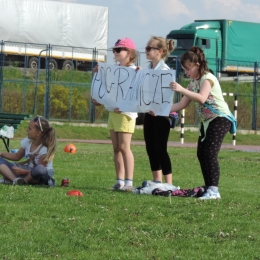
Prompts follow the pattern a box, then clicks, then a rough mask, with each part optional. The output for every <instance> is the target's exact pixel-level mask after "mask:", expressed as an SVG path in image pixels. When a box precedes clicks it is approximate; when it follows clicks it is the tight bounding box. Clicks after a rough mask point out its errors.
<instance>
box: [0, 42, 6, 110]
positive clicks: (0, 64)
mask: <svg viewBox="0 0 260 260" xmlns="http://www.w3.org/2000/svg"><path fill="white" fill-rule="evenodd" d="M3 48H4V41H1V50H0V51H1V52H0V112H3V100H4V95H3V87H4V65H5V55H4V51H3Z"/></svg>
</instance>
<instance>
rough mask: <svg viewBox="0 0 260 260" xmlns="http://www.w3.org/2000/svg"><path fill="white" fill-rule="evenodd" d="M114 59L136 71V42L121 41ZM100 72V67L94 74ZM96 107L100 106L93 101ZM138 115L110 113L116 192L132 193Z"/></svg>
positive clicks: (109, 122)
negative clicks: (132, 142)
mask: <svg viewBox="0 0 260 260" xmlns="http://www.w3.org/2000/svg"><path fill="white" fill-rule="evenodd" d="M112 50H113V53H114V59H115V61H116V63H117V64H118V66H127V67H130V68H133V69H136V66H135V65H134V62H135V60H136V58H137V53H136V47H135V44H134V42H133V41H132V40H131V39H129V38H122V39H119V40H118V41H117V42H116V43H115V46H114V47H112ZM97 71H98V66H96V67H95V68H94V69H93V72H97ZM93 103H94V104H95V105H100V104H99V103H98V102H97V101H96V100H95V99H93ZM136 117H137V113H132V112H120V111H119V110H118V109H117V108H116V109H115V110H114V111H109V116H108V129H109V130H110V138H111V140H112V144H113V151H114V164H115V170H116V183H115V185H114V186H113V187H112V189H115V190H122V191H131V190H133V189H134V187H133V177H134V156H133V153H132V151H131V147H130V144H131V139H132V134H133V133H134V129H135V119H136Z"/></svg>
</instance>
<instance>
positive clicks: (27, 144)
mask: <svg viewBox="0 0 260 260" xmlns="http://www.w3.org/2000/svg"><path fill="white" fill-rule="evenodd" d="M31 146H32V140H31V139H28V138H27V137H26V138H24V139H23V140H22V141H21V147H22V148H23V149H24V151H25V158H26V159H29V158H30V157H31V156H32V155H33V154H34V152H35V151H36V152H37V153H38V154H37V155H36V156H35V157H34V159H33V160H32V161H30V162H29V163H28V164H27V165H28V166H29V167H30V168H34V167H35V166H37V165H38V164H39V160H40V157H41V156H42V155H44V154H46V153H47V147H46V146H42V147H41V149H40V151H37V149H38V147H39V146H40V145H39V146H38V147H37V148H36V149H35V150H34V151H33V152H31V151H30V149H31ZM46 168H47V170H51V169H53V167H52V161H50V162H48V163H47V165H46Z"/></svg>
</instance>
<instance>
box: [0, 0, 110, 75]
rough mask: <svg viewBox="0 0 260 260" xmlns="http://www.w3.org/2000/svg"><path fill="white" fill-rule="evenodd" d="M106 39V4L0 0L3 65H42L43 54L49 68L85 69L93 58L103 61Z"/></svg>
mask: <svg viewBox="0 0 260 260" xmlns="http://www.w3.org/2000/svg"><path fill="white" fill-rule="evenodd" d="M107 42H108V7H103V6H93V5H85V4H74V3H65V2H55V1H43V0H0V54H2V58H3V57H4V65H10V64H11V65H15V66H24V67H28V68H37V67H38V66H40V68H44V67H45V64H46V62H45V61H46V59H45V57H51V59H49V60H48V61H49V64H50V66H51V68H52V69H54V68H56V69H71V68H74V67H77V68H78V69H85V70H87V69H90V68H91V63H92V61H93V60H96V61H101V62H102V61H103V62H104V61H105V60H106V50H107ZM95 49H97V50H98V52H95V51H94V50H95ZM93 53H94V55H93ZM39 56H40V57H41V59H39ZM39 60H40V64H39Z"/></svg>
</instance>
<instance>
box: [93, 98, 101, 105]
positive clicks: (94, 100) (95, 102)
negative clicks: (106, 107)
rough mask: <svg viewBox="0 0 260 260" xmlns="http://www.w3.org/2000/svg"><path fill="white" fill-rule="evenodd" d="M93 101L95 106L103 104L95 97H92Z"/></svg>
mask: <svg viewBox="0 0 260 260" xmlns="http://www.w3.org/2000/svg"><path fill="white" fill-rule="evenodd" d="M92 102H93V104H94V105H95V106H101V104H100V103H98V102H97V101H96V99H94V98H92Z"/></svg>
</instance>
